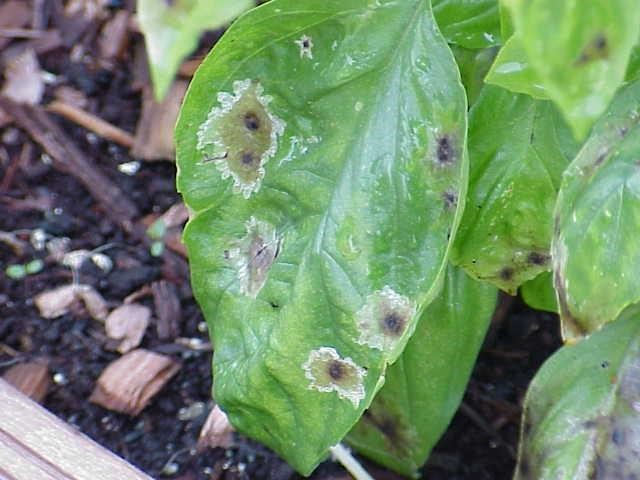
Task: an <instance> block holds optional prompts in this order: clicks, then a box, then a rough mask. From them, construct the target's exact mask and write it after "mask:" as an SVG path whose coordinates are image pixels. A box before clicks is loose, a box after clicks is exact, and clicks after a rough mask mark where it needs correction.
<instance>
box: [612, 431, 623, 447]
mask: <svg viewBox="0 0 640 480" xmlns="http://www.w3.org/2000/svg"><path fill="white" fill-rule="evenodd" d="M611 441H612V442H613V443H614V444H615V445H617V446H621V445H622V444H624V432H622V431H620V430H618V429H617V428H615V427H614V428H613V431H612V432H611Z"/></svg>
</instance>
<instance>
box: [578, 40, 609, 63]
mask: <svg viewBox="0 0 640 480" xmlns="http://www.w3.org/2000/svg"><path fill="white" fill-rule="evenodd" d="M608 56H609V42H608V40H607V37H606V36H605V34H604V33H598V34H597V35H596V36H595V37H594V38H593V39H592V40H591V41H590V42H589V43H588V44H587V45H586V46H585V47H584V48H583V49H582V53H580V57H579V58H578V61H577V62H576V63H577V65H584V64H586V63H589V62H592V61H594V60H602V59H605V58H607V57H608Z"/></svg>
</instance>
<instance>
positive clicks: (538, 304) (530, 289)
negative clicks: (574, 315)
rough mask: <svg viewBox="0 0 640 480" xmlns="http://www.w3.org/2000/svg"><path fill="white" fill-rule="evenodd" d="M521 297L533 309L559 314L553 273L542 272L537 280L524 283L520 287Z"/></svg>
mask: <svg viewBox="0 0 640 480" xmlns="http://www.w3.org/2000/svg"><path fill="white" fill-rule="evenodd" d="M520 295H522V299H523V300H524V301H525V303H526V304H527V305H529V306H530V307H531V308H535V309H537V310H545V311H547V312H553V313H558V301H557V300H556V291H555V290H554V289H553V275H552V274H551V272H542V273H541V274H540V275H538V276H537V277H536V278H534V279H532V280H529V281H527V282H524V283H523V284H522V286H521V287H520Z"/></svg>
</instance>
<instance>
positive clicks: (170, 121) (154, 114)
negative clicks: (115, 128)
mask: <svg viewBox="0 0 640 480" xmlns="http://www.w3.org/2000/svg"><path fill="white" fill-rule="evenodd" d="M187 85H188V82H185V81H182V80H178V81H176V82H175V83H174V84H173V85H172V86H171V89H170V90H169V93H168V94H167V96H166V97H165V99H164V100H163V101H162V102H161V103H158V102H156V101H155V99H154V97H153V92H152V91H151V90H150V89H146V90H145V92H144V97H143V100H142V115H141V116H140V120H139V121H138V126H137V127H136V137H135V143H134V145H133V149H132V150H131V154H132V156H134V157H137V158H142V159H144V160H171V161H173V160H175V146H174V144H173V129H174V127H175V124H176V121H177V119H178V112H179V111H180V105H181V104H182V99H183V98H184V94H185V92H186V91H187Z"/></svg>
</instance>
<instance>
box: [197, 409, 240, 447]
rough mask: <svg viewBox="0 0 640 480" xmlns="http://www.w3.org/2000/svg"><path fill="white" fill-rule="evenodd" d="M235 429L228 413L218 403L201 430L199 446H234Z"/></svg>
mask: <svg viewBox="0 0 640 480" xmlns="http://www.w3.org/2000/svg"><path fill="white" fill-rule="evenodd" d="M234 431H235V429H234V428H233V425H231V423H229V419H228V418H227V415H226V413H224V412H223V411H222V410H221V409H220V407H219V406H218V405H216V406H215V407H213V409H212V410H211V412H210V413H209V416H208V417H207V420H206V421H205V422H204V425H203V426H202V430H200V437H199V438H198V448H199V449H201V450H202V449H205V448H216V447H223V448H229V447H231V446H233V432H234Z"/></svg>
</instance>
